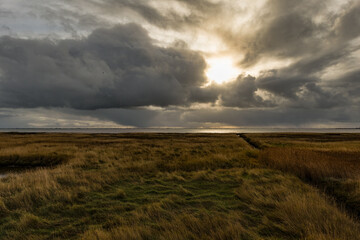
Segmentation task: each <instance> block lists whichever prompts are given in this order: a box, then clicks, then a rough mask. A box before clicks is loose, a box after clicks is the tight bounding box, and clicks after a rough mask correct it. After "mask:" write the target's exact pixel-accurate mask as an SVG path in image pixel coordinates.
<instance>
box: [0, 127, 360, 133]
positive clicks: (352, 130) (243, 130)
mask: <svg viewBox="0 0 360 240" xmlns="http://www.w3.org/2000/svg"><path fill="white" fill-rule="evenodd" d="M0 132H2V133H6V132H17V133H21V132H24V133H40V132H44V133H276V132H279V133H285V132H289V133H301V132H305V133H306V132H308V133H360V128H260V127H259V128H250V127H249V128H0Z"/></svg>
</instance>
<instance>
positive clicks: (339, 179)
mask: <svg viewBox="0 0 360 240" xmlns="http://www.w3.org/2000/svg"><path fill="white" fill-rule="evenodd" d="M248 137H250V138H251V137H252V138H254V139H256V140H257V141H262V142H263V143H266V144H267V146H268V147H267V148H266V149H265V150H263V151H262V152H261V154H260V158H261V160H262V162H264V163H265V165H267V166H268V167H271V168H275V169H279V170H281V171H284V172H288V173H291V174H294V175H296V176H298V177H300V178H301V179H302V180H304V181H306V182H308V183H312V184H314V185H315V186H317V187H319V188H320V189H322V190H324V191H325V192H327V193H328V194H330V195H331V196H333V197H335V199H336V200H337V201H338V203H339V204H340V205H344V206H345V207H346V208H347V209H348V211H349V212H350V213H352V214H354V215H357V216H360V147H359V146H360V134H274V135H271V134H267V135H266V136H265V135H259V134H249V136H248ZM279 146H280V147H279Z"/></svg>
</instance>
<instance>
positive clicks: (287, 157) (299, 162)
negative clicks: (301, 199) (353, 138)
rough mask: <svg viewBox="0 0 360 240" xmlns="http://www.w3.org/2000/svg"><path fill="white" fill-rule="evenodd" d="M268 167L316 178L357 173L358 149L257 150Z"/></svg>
mask: <svg viewBox="0 0 360 240" xmlns="http://www.w3.org/2000/svg"><path fill="white" fill-rule="evenodd" d="M261 157H262V159H263V161H264V162H265V163H266V164H267V165H268V166H270V167H272V168H276V169H280V170H282V171H286V172H290V173H293V174H295V175H297V176H299V177H300V178H302V179H304V180H307V181H312V182H319V181H322V180H323V179H324V178H330V177H333V178H355V177H358V176H360V161H359V160H360V158H359V157H360V151H324V150H314V149H301V148H300V149H299V148H292V147H287V148H268V149H266V150H264V151H263V152H262V153H261Z"/></svg>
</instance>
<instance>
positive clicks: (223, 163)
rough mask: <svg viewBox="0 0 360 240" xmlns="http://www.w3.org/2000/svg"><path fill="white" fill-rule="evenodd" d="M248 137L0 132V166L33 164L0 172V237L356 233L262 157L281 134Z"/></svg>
mask: <svg viewBox="0 0 360 240" xmlns="http://www.w3.org/2000/svg"><path fill="white" fill-rule="evenodd" d="M246 136H248V135H246ZM248 137H249V138H250V139H254V140H256V141H257V142H259V143H262V144H264V146H267V148H265V149H264V150H261V151H260V150H258V149H255V148H253V147H251V146H249V144H248V143H247V142H246V141H245V140H244V139H242V138H239V137H238V136H236V135H235V134H155V133H154V134H145V133H143V134H24V135H22V134H0V165H3V166H8V165H9V164H10V165H11V166H13V167H14V166H17V165H21V167H32V169H31V170H29V169H27V170H26V171H24V172H22V173H21V174H19V173H10V174H7V175H6V177H4V178H0V216H1V217H0V239H269V240H270V239H314V240H315V239H349V240H350V239H351V240H353V239H358V236H360V225H359V223H358V222H357V220H355V219H354V218H353V217H352V216H350V215H349V214H348V213H347V212H346V211H344V210H342V209H340V208H338V207H337V206H336V204H335V202H334V201H333V200H332V199H331V198H329V197H327V196H326V195H325V194H323V193H322V191H319V190H318V189H317V188H315V187H313V186H310V185H308V184H306V183H304V181H302V180H301V179H300V178H302V177H301V176H300V175H298V174H296V172H291V171H289V170H286V169H283V168H282V167H280V165H276V164H275V163H272V162H271V160H270V159H273V158H272V155H271V152H269V153H268V152H266V151H270V150H271V149H272V148H271V146H270V144H271V143H273V144H275V146H276V147H277V148H282V147H284V146H288V145H289V144H290V143H289V142H284V141H283V139H281V140H279V141H277V140H276V141H275V140H274V141H273V140H271V139H267V136H266V137H265V138H263V137H261V136H260V135H259V136H253V135H251V136H248ZM268 140H269V141H268ZM357 141H358V140H357V139H354V140H353V142H351V141H348V142H346V143H345V142H344V144H345V145H346V147H348V148H349V149H350V148H351V149H353V148H352V147H353V146H356V145H357V143H358V142H357ZM328 143H329V144H330V145H334V146H335V145H336V144H333V142H328ZM347 143H349V145H347ZM296 144H298V143H294V145H296ZM301 144H302V142H301V141H300V145H301ZM306 144H307V143H306ZM290 145H291V144H290ZM300 145H299V146H300ZM310 145H312V146H314V145H313V144H309V146H310ZM330 145H329V146H328V147H329V151H330V150H331V149H333V148H331V147H330ZM302 146H303V147H304V144H303V145H302ZM336 146H337V145H336ZM316 147H318V146H316ZM323 147H324V148H323V149H322V150H324V149H325V145H324V146H323ZM343 147H344V146H343ZM309 149H310V148H309ZM334 149H335V148H334ZM340 149H342V148H341V147H340V145H339V148H338V150H339V151H340ZM342 150H344V149H342ZM271 151H272V150H271ZM274 151H275V150H274ZM314 151H315V150H314ZM316 151H318V150H316ZM316 151H315V152H316ZM351 151H352V150H351ZM351 151H350V150H349V152H351ZM316 154H318V152H316ZM352 154H353V153H349V155H346V156H347V157H346V159H347V161H352V160H351V159H352V156H353V155H352ZM354 154H355V153H354ZM295 155H296V154H295ZM12 156H16V157H12ZM55 156H61V157H55ZM316 156H317V155H316ZM54 159H55V160H54ZM1 161H2V163H1ZM33 161H34V162H36V164H34V163H33ZM274 161H275V160H274ZM14 162H15V163H16V164H15V163H14ZM20 163H21V164H20ZM39 166H40V167H39ZM279 170H281V171H279ZM339 171H340V170H339ZM299 177H300V178H299ZM346 177H347V176H346ZM333 179H335V178H333ZM321 181H322V180H321ZM336 181H338V178H336ZM334 186H335V185H334Z"/></svg>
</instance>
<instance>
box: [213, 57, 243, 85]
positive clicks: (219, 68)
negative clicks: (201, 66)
mask: <svg viewBox="0 0 360 240" xmlns="http://www.w3.org/2000/svg"><path fill="white" fill-rule="evenodd" d="M206 62H207V64H208V68H207V70H206V76H207V78H208V79H209V81H210V82H215V83H218V84H221V83H225V82H229V81H232V80H235V79H236V77H237V76H238V75H239V74H240V73H241V71H240V69H238V68H237V67H236V66H235V65H234V62H233V60H232V59H231V58H230V57H216V58H210V59H207V60H206Z"/></svg>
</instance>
